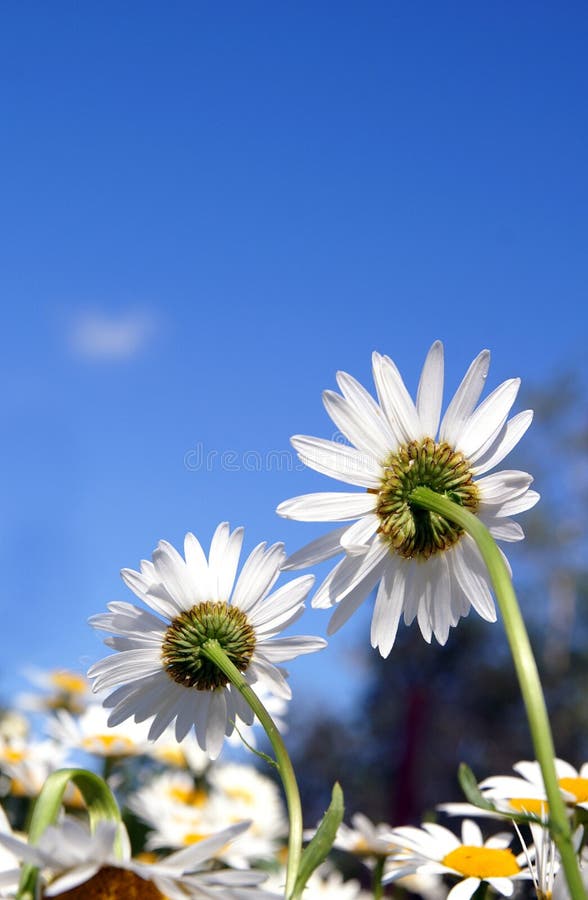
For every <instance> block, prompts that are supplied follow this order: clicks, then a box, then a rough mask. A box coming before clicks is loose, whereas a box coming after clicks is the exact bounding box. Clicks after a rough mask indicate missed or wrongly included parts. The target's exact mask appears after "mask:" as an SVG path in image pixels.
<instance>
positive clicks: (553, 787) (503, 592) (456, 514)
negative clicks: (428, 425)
mask: <svg viewBox="0 0 588 900" xmlns="http://www.w3.org/2000/svg"><path fill="white" fill-rule="evenodd" d="M410 500H411V503H414V504H415V505H416V506H420V507H422V508H423V509H428V510H431V511H432V512H435V513H438V514H439V515H441V516H443V517H444V518H446V519H448V520H449V521H450V522H455V524H456V525H459V526H461V528H463V529H464V531H466V532H467V533H468V534H469V535H471V537H472V538H473V539H474V541H475V542H476V544H477V546H478V549H479V551H480V553H481V555H482V558H483V560H484V562H485V563H486V567H487V569H488V573H489V575H490V579H491V581H492V586H493V588H494V593H495V594H496V599H497V601H498V606H499V607H500V612H501V613H502V618H503V620H504V627H505V630H506V636H507V638H508V643H509V646H510V652H511V654H512V658H513V662H514V665H515V670H516V673H517V677H518V680H519V686H520V689H521V694H522V696H523V701H524V704H525V709H526V711H527V719H528V722H529V728H530V731H531V737H532V740H533V745H534V748H535V755H536V757H537V760H538V762H539V765H540V766H541V772H542V775H543V781H544V784H545V790H546V793H547V799H548V801H549V827H550V830H551V833H552V835H553V839H554V841H555V843H556V844H557V848H558V850H559V853H560V856H561V861H562V865H563V868H564V872H565V876H566V880H567V883H568V887H569V889H570V894H571V896H572V898H573V900H585V897H586V894H585V891H584V885H583V882H582V878H581V875H580V870H579V868H578V860H577V857H576V852H575V850H574V845H573V842H572V833H571V828H570V823H569V820H568V817H567V814H566V807H565V804H564V801H563V798H562V796H561V792H560V789H559V785H558V781H557V774H556V771H555V764H554V758H555V749H554V746H553V738H552V735H551V727H550V725H549V718H548V715H547V708H546V706H545V698H544V696H543V689H542V687H541V681H540V679H539V673H538V671H537V664H536V662H535V657H534V655H533V650H532V648H531V643H530V641H529V636H528V634H527V629H526V627H525V623H524V620H523V617H522V615H521V611H520V608H519V604H518V601H517V597H516V594H515V592H514V588H513V585H512V581H511V578H510V574H509V572H508V569H507V567H506V564H505V562H504V558H503V556H502V554H501V552H500V550H499V549H498V547H497V545H496V543H495V541H494V539H493V537H492V535H491V534H490V532H489V531H488V529H487V528H486V526H485V525H484V524H483V523H482V522H481V521H480V519H478V518H477V517H476V516H475V515H474V514H473V513H471V512H470V511H469V510H467V509H464V508H463V507H462V506H459V505H458V504H457V503H453V501H451V500H449V499H447V497H444V496H442V495H441V494H437V493H436V492H435V491H432V490H431V489H430V488H426V487H418V488H415V490H414V491H413V492H412V494H411V497H410Z"/></svg>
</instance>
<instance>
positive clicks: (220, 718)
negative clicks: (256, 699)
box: [206, 688, 227, 759]
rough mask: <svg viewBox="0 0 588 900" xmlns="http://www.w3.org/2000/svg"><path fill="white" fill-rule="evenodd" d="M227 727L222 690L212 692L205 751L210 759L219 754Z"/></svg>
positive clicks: (225, 707)
mask: <svg viewBox="0 0 588 900" xmlns="http://www.w3.org/2000/svg"><path fill="white" fill-rule="evenodd" d="M226 727H227V701H226V698H225V692H224V690H223V689H222V688H219V689H218V690H216V691H212V696H211V698H210V706H209V707H208V719H207V723H206V750H207V752H208V754H209V756H210V758H211V759H216V758H217V756H218V755H219V753H220V752H221V749H222V746H223V742H224V739H225V728H226Z"/></svg>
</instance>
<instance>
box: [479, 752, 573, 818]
mask: <svg viewBox="0 0 588 900" xmlns="http://www.w3.org/2000/svg"><path fill="white" fill-rule="evenodd" d="M554 764H555V774H556V776H557V783H558V785H559V789H560V791H561V793H562V797H563V799H564V801H565V803H566V805H567V806H568V807H569V808H570V810H572V811H573V809H574V807H576V806H578V807H580V808H581V809H588V762H587V763H584V764H583V765H582V766H581V767H580V769H579V770H578V769H575V768H574V766H572V765H570V763H568V762H566V761H565V760H563V759H554ZM513 769H514V771H515V772H517V773H518V775H519V776H521V777H518V778H517V777H515V776H511V775H492V776H490V778H485V779H484V781H481V782H480V784H479V788H480V791H481V792H482V794H483V795H484V797H486V798H487V799H488V800H492V802H493V803H495V804H496V805H497V806H498V807H499V808H502V809H505V810H506V811H508V810H509V809H511V810H514V811H515V812H526V813H535V815H537V816H545V815H547V812H548V809H549V804H548V803H547V794H546V791H545V785H544V783H543V775H542V774H541V766H540V765H539V763H538V762H537V761H536V760H533V761H530V760H521V761H520V762H517V763H515V764H514V766H513Z"/></svg>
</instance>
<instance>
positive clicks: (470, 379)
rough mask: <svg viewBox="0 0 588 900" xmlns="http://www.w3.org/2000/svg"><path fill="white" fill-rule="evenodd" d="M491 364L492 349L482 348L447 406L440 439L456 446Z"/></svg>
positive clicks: (440, 430)
mask: <svg viewBox="0 0 588 900" xmlns="http://www.w3.org/2000/svg"><path fill="white" fill-rule="evenodd" d="M489 366H490V351H489V350H482V352H481V353H479V354H478V356H476V358H475V359H474V361H473V362H472V364H471V365H470V367H469V369H468V370H467V372H466V374H465V376H464V379H463V381H462V382H461V384H460V386H459V387H458V389H457V391H456V392H455V395H454V397H453V400H452V401H451V403H450V404H449V406H448V407H447V410H446V412H445V415H444V416H443V421H442V422H441V427H440V429H439V439H440V440H441V441H446V442H447V443H448V444H449V445H450V446H452V447H455V445H456V443H457V441H458V439H459V436H460V432H461V429H462V427H463V424H464V422H466V421H467V419H468V418H469V416H470V415H471V413H472V411H473V409H474V407H475V405H476V403H477V402H478V399H479V397H480V394H481V393H482V390H483V388H484V383H485V381H486V376H487V375H488V368H489Z"/></svg>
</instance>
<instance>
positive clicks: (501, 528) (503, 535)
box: [480, 516, 525, 542]
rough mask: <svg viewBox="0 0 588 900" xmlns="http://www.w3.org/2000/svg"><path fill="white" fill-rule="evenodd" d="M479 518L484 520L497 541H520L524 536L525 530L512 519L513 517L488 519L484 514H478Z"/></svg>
mask: <svg viewBox="0 0 588 900" xmlns="http://www.w3.org/2000/svg"><path fill="white" fill-rule="evenodd" d="M480 519H481V520H482V521H483V522H484V524H485V525H486V527H487V528H488V530H489V532H490V534H491V535H492V537H493V538H494V539H495V540H497V541H509V542H512V541H522V540H523V538H524V537H525V532H524V531H523V529H522V528H521V526H520V525H519V523H518V522H515V521H513V519H496V518H493V519H491V520H490V521H488V520H486V519H485V518H484V516H480Z"/></svg>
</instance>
